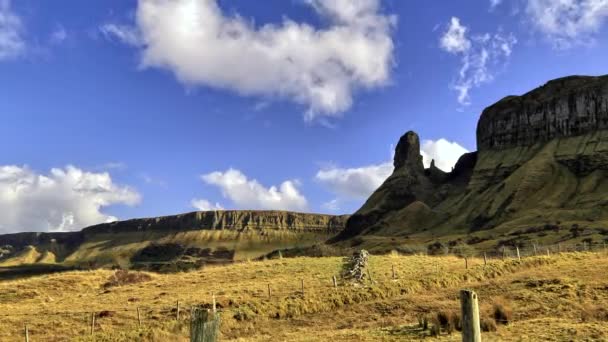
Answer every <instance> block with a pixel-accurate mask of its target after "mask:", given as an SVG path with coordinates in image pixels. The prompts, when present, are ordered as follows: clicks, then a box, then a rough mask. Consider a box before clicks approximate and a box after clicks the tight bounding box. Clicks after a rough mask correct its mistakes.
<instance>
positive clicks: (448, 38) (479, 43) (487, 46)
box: [439, 17, 517, 105]
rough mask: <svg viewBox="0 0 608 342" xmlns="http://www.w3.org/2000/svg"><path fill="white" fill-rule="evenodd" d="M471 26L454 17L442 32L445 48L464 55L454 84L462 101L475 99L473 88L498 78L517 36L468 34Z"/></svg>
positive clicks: (468, 101)
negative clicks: (471, 95) (472, 95)
mask: <svg viewBox="0 0 608 342" xmlns="http://www.w3.org/2000/svg"><path fill="white" fill-rule="evenodd" d="M467 33H468V28H467V27H466V26H464V25H462V24H461V23H460V20H459V19H458V18H456V17H454V18H452V19H451V21H450V24H449V25H448V28H447V30H446V31H445V32H444V34H443V35H442V36H441V38H440V40H439V45H440V47H441V49H443V50H444V51H446V52H448V53H451V54H453V55H456V56H459V57H460V62H461V63H460V64H461V65H460V70H459V71H458V76H457V78H456V80H455V81H454V83H453V84H452V85H451V87H452V88H453V89H454V90H456V91H457V92H458V102H459V103H460V104H461V105H469V104H470V103H471V98H470V90H471V89H472V88H476V87H479V86H481V85H483V84H485V83H488V82H491V81H492V80H494V76H495V73H496V72H498V71H500V69H502V68H504V66H505V65H506V63H507V62H508V59H509V57H510V56H511V53H512V52H513V46H514V45H515V44H517V39H516V38H515V36H514V35H513V34H503V33H502V32H500V31H499V32H497V33H494V34H490V33H485V34H477V35H473V36H470V37H468V36H467Z"/></svg>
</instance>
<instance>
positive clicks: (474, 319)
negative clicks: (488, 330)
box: [460, 290, 481, 342]
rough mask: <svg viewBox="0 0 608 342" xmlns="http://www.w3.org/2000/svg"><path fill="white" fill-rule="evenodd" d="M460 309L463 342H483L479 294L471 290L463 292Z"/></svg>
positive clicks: (461, 293) (461, 292)
mask: <svg viewBox="0 0 608 342" xmlns="http://www.w3.org/2000/svg"><path fill="white" fill-rule="evenodd" d="M460 307H461V317H462V341H463V342H481V328H480V325H479V303H478V300H477V294H476V293H475V292H473V291H471V290H461V291H460Z"/></svg>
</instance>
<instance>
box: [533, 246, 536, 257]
mask: <svg viewBox="0 0 608 342" xmlns="http://www.w3.org/2000/svg"><path fill="white" fill-rule="evenodd" d="M532 247H534V256H536V244H533V245H532Z"/></svg>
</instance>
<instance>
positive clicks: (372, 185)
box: [315, 161, 393, 199]
mask: <svg viewBox="0 0 608 342" xmlns="http://www.w3.org/2000/svg"><path fill="white" fill-rule="evenodd" d="M392 172H393V163H392V162H390V161H389V162H386V163H382V164H375V165H367V166H362V167H356V168H340V167H329V168H325V169H321V170H319V171H318V172H317V174H316V176H315V180H317V181H318V182H319V183H321V184H322V185H324V186H326V187H327V188H328V189H329V190H330V191H331V192H333V193H334V194H336V195H338V196H341V197H344V198H349V199H365V198H367V197H369V195H370V194H371V193H372V192H374V190H376V189H377V188H378V187H379V186H380V185H381V184H382V182H384V181H385V180H386V178H388V176H390V175H391V173H392Z"/></svg>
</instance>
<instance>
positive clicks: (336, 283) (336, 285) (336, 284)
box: [332, 276, 338, 289]
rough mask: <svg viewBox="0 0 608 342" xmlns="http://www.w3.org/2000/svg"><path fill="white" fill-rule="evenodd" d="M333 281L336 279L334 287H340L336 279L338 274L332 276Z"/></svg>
mask: <svg viewBox="0 0 608 342" xmlns="http://www.w3.org/2000/svg"><path fill="white" fill-rule="evenodd" d="M332 279H333V281H334V289H337V288H338V281H337V280H336V276H333V277H332Z"/></svg>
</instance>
